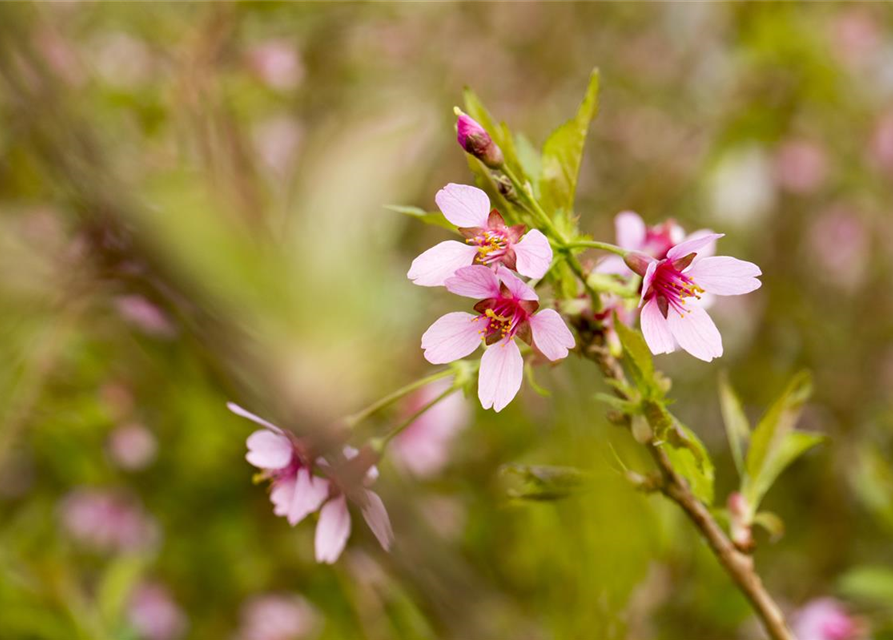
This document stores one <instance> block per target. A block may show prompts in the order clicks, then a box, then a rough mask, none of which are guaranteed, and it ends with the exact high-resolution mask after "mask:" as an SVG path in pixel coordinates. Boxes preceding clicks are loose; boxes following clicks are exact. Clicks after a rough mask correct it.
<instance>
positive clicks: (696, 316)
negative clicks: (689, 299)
mask: <svg viewBox="0 0 893 640" xmlns="http://www.w3.org/2000/svg"><path fill="white" fill-rule="evenodd" d="M687 311H688V313H685V314H683V315H681V316H680V315H679V314H678V313H677V312H675V311H673V310H672V309H671V310H670V311H669V313H667V321H668V324H669V325H670V332H671V333H672V334H673V337H674V338H676V342H678V343H679V346H680V347H682V348H683V349H685V350H686V351H688V352H689V353H690V354H691V355H693V356H694V357H695V358H698V359H700V360H703V361H704V362H710V361H711V360H713V358H718V357H720V356H721V355H722V336H721V335H719V330H718V329H717V328H716V325H715V324H713V320H712V319H711V318H710V316H709V315H707V312H706V311H704V310H703V309H700V308H698V307H692V308H689V309H688V310H687Z"/></svg>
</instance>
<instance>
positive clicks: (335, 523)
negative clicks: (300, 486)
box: [315, 495, 350, 564]
mask: <svg viewBox="0 0 893 640" xmlns="http://www.w3.org/2000/svg"><path fill="white" fill-rule="evenodd" d="M348 536H350V513H349V512H348V511H347V499H346V498H345V497H344V496H343V495H340V496H338V497H337V498H333V499H331V500H329V501H328V502H326V503H325V504H324V505H323V508H322V511H320V512H319V522H318V523H317V525H316V540H315V545H316V561H317V562H324V563H326V564H332V563H334V562H335V561H336V560H337V559H338V557H339V556H340V555H341V552H342V551H344V545H345V544H347V538H348Z"/></svg>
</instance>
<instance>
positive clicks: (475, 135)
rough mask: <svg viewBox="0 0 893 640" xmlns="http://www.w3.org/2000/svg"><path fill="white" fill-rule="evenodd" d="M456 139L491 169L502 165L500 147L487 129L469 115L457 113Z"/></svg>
mask: <svg viewBox="0 0 893 640" xmlns="http://www.w3.org/2000/svg"><path fill="white" fill-rule="evenodd" d="M456 140H457V141H458V142H459V146H460V147H462V148H463V149H465V151H466V152H468V153H470V154H471V155H473V156H474V157H475V158H477V159H478V160H480V161H481V162H483V163H484V164H485V165H487V166H488V167H490V168H491V169H498V168H499V167H501V166H502V163H503V162H504V160H505V159H504V158H503V155H502V149H500V148H499V147H498V146H497V144H496V143H495V142H493V138H491V137H490V134H489V133H487V130H486V129H484V128H483V127H482V126H481V125H480V124H478V122H477V121H476V120H474V119H473V118H471V117H470V116H468V115H466V114H464V113H461V112H460V113H459V118H458V120H457V121H456Z"/></svg>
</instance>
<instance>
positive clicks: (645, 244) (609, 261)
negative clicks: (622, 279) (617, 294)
mask: <svg viewBox="0 0 893 640" xmlns="http://www.w3.org/2000/svg"><path fill="white" fill-rule="evenodd" d="M614 233H615V236H616V241H617V246H619V247H620V248H622V249H626V250H627V251H638V252H641V253H644V254H646V255H649V256H651V257H652V258H655V259H657V260H662V259H663V258H665V257H666V256H667V251H669V250H670V249H671V248H672V247H674V246H675V245H677V244H679V243H680V242H685V241H686V240H690V239H692V238H696V237H699V236H703V235H707V234H709V233H710V231H708V230H706V229H701V230H700V231H695V232H694V233H692V234H691V235H689V236H686V235H685V231H684V230H683V229H682V227H680V226H679V225H678V224H676V222H675V221H674V220H667V221H666V222H663V223H661V224H659V225H654V226H651V227H649V226H648V225H646V224H645V221H644V220H642V218H641V216H639V214H637V213H635V212H633V211H622V212H620V213H618V214H617V216H616V217H615V218H614ZM712 249H713V247H712V246H710V247H705V249H704V252H705V255H706V253H707V252H711V253H712ZM595 270H596V271H597V272H598V273H615V274H617V275H622V276H625V275H630V273H631V271H630V269H629V267H627V266H626V264H625V263H624V262H623V258H622V257H620V256H608V257H607V258H605V259H604V260H602V261H601V262H599V263H598V265H597V266H596V268H595Z"/></svg>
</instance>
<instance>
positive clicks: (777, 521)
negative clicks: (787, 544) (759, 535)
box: [753, 511, 784, 542]
mask: <svg viewBox="0 0 893 640" xmlns="http://www.w3.org/2000/svg"><path fill="white" fill-rule="evenodd" d="M753 522H754V524H757V525H759V526H761V527H763V529H765V530H766V531H767V532H768V533H769V539H770V541H772V542H777V541H778V540H780V539H781V537H782V536H783V535H784V521H783V520H782V519H781V518H780V517H778V516H777V515H776V514H774V513H772V512H771V511H760V512H759V513H758V514H756V515H755V516H754V517H753Z"/></svg>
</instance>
